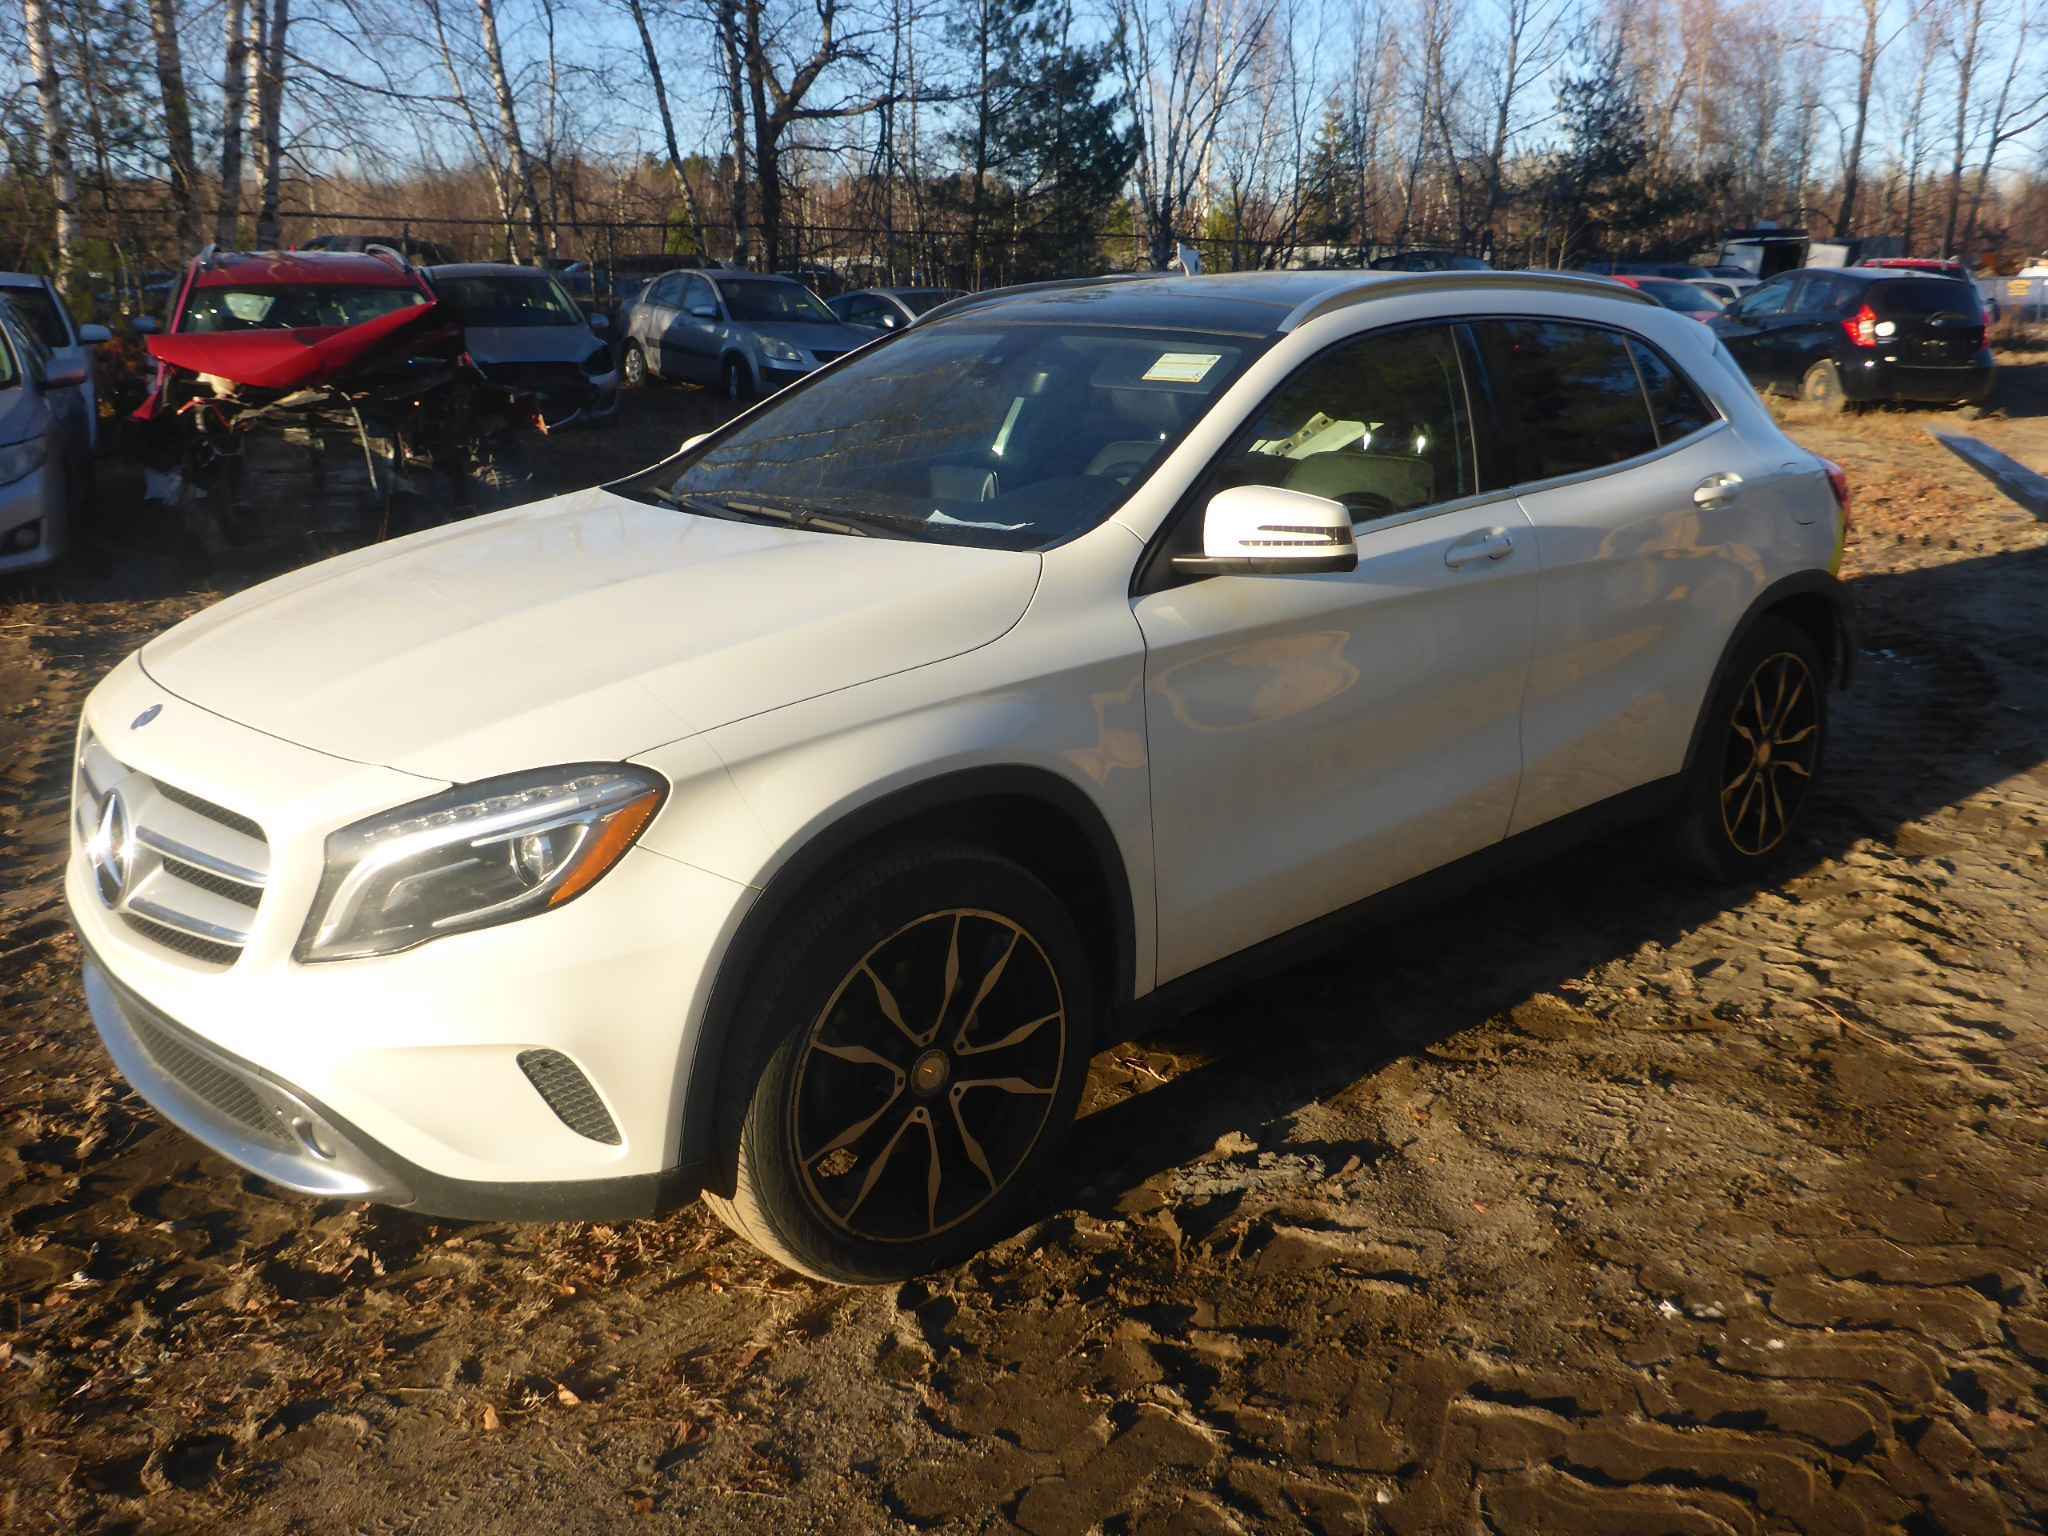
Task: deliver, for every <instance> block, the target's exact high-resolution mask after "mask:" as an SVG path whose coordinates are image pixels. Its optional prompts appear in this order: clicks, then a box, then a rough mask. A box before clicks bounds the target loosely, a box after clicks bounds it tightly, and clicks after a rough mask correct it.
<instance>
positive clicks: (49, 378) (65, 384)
mask: <svg viewBox="0 0 2048 1536" xmlns="http://www.w3.org/2000/svg"><path fill="white" fill-rule="evenodd" d="M88 377H90V374H89V373H88V371H87V369H86V366H85V364H84V363H82V362H70V361H66V362H61V363H59V362H52V363H51V364H50V366H49V369H48V371H46V372H45V373H44V374H43V384H44V387H46V388H48V389H76V388H77V387H78V386H79V385H81V384H83V383H84V382H85V381H86V379H87V378H88Z"/></svg>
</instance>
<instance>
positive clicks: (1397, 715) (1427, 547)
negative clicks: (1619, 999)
mask: <svg viewBox="0 0 2048 1536" xmlns="http://www.w3.org/2000/svg"><path fill="white" fill-rule="evenodd" d="M1253 483H1258V484H1269V485H1281V486H1286V487H1288V488H1290V489H1293V490H1300V491H1307V492H1310V493H1312V494H1315V495H1319V496H1327V497H1330V498H1332V499H1334V500H1338V501H1341V502H1343V503H1345V504H1346V505H1347V506H1349V507H1350V508H1351V509H1352V513H1353V519H1354V527H1355V530H1356V533H1357V538H1358V569H1357V570H1355V571H1350V572H1342V573H1330V574H1323V575H1305V576H1215V577H1208V578H1204V579H1199V580H1194V581H1185V582H1179V583H1177V584H1176V583H1173V582H1172V581H1171V579H1170V578H1168V579H1167V581H1166V584H1164V585H1163V586H1161V587H1160V589H1158V590H1147V591H1146V592H1144V593H1143V595H1141V596H1140V597H1139V598H1138V599H1137V600H1136V603H1135V611H1136V614H1137V619H1138V623H1139V626H1140V628H1141V629H1142V630H1143V632H1144V636H1145V645H1146V708H1145V714H1146V726H1147V733H1148V738H1149V746H1150V758H1151V771H1152V802H1153V813H1152V814H1153V838H1154V845H1155V847H1154V857H1155V861H1156V869H1157V881H1158V884H1157V891H1158V908H1159V913H1158V916H1159V972H1158V978H1157V979H1158V980H1159V981H1160V982H1165V981H1168V980H1171V979H1172V978H1173V977H1175V976H1178V975H1181V974H1183V973H1185V972H1188V971H1191V970H1194V969H1195V968H1197V967H1198V966H1201V965H1203V964H1205V963H1207V962H1209V961H1212V960H1217V959H1221V958H1223V957H1224V956H1226V955H1229V954H1232V953H1234V952H1236V951H1238V950H1241V949H1244V948H1247V947H1249V946H1251V945H1253V944H1256V943H1258V942H1259V941H1261V940H1263V939H1267V938H1271V937H1273V936H1274V935H1276V934H1280V933H1283V932H1285V931H1286V930H1287V929H1289V928H1293V927H1295V926H1297V925H1299V924H1301V923H1304V922H1308V921H1311V920H1313V919H1314V918H1317V917H1320V916H1322V915H1323V914H1325V913H1327V912H1331V911H1334V910H1336V909H1338V908H1340V907H1343V906H1346V905H1348V904H1349V903H1351V902H1354V901H1357V900H1359V899H1361V898H1363V897H1365V896H1369V895H1371V894H1372V893H1373V892H1375V891H1378V890H1382V889H1384V888H1386V887H1388V886H1392V885H1395V884H1398V883H1399V882H1401V881H1403V880H1406V879H1408V878H1410V877H1411V876H1414V875H1418V874H1421V873H1424V872H1425V871H1427V870H1430V869H1432V868H1435V867H1436V866H1438V865H1441V864H1446V863H1449V862H1451V861H1452V860H1454V859H1456V858H1459V857H1460V856H1462V855H1464V854H1468V853H1471V852H1474V851H1475V850H1478V849H1480V848H1483V847H1486V846H1487V845H1489V844H1491V843H1494V842H1497V841H1499V840H1500V838H1501V837H1502V835H1503V834H1504V833H1505V831H1506V829H1507V823H1508V816H1509V812H1510V810H1511V808H1512V806H1513V804H1514V797H1515V789H1516V784H1517V781H1518V778H1519V774H1520V745H1519V714H1520V704H1521V691H1522V682H1523V673H1524V671H1525V669H1526V667H1527V663H1528V657H1529V646H1530V637H1531V631H1532V628H1533V624H1534V617H1535V609H1536V578H1537V567H1536V561H1535V560H1534V558H1533V551H1531V550H1530V549H1529V548H1528V547H1527V546H1528V544H1529V537H1528V523H1527V520H1526V518H1524V516H1523V515H1522V512H1521V509H1520V507H1519V506H1518V505H1517V503H1516V501H1515V499H1514V497H1513V495H1512V494H1509V493H1502V494H1500V495H1497V496H1491V497H1482V496H1479V495H1478V494H1477V490H1478V485H1479V481H1478V477H1477V474H1476V469H1475V463H1474V444H1473V433H1472V412H1471V408H1470V404H1469V401H1468V396H1467V393H1466V388H1465V379H1464V374H1463V367H1462V364H1461V360H1460V356H1459V348H1458V345H1457V342H1456V339H1455V335H1454V332H1453V330H1452V328H1451V327H1448V326H1426V327H1411V328H1404V329H1399V330H1393V331H1381V332H1377V333H1372V334H1368V335H1364V336H1359V337H1354V338H1352V339H1351V340H1348V341H1345V342H1342V343H1339V344H1338V345H1337V346H1335V347H1332V348H1331V349H1330V350H1328V351H1326V352H1324V353H1323V354H1322V355H1321V356H1320V357H1317V358H1315V359H1313V360H1312V361H1310V362H1308V363H1307V364H1304V365H1303V366H1302V368H1300V369H1299V370H1298V371H1297V372H1296V373H1295V374H1294V375H1293V377H1291V378H1290V379H1289V380H1288V381H1287V382H1286V383H1284V384H1283V385H1281V386H1280V388H1279V389H1277V390H1276V391H1275V392H1274V393H1273V395H1272V396H1270V397H1269V398H1268V399H1267V401H1266V402H1265V403H1264V405H1262V406H1261V407H1260V409H1259V411H1258V412H1257V413H1256V414H1255V416H1254V418H1253V420H1252V422H1251V423H1250V424H1249V425H1248V426H1247V427H1246V428H1245V429H1244V430H1243V431H1241V432H1240V433H1239V434H1238V436H1237V437H1236V438H1235V439H1234V440H1233V441H1232V443H1231V444H1230V446H1229V447H1227V448H1226V449H1225V450H1224V452H1223V453H1222V454H1221V455H1220V456H1219V457H1218V459H1217V461H1216V462H1215V463H1214V464H1213V465H1211V467H1210V469H1209V471H1208V473H1207V474H1206V475H1205V476H1204V477H1203V479H1202V480H1201V481H1200V482H1199V483H1198V484H1197V485H1196V487H1195V490H1194V492H1193V493H1192V495H1191V496H1190V497H1189V498H1188V501H1187V503H1186V504H1185V505H1184V507H1183V509H1182V511H1181V513H1180V514H1179V515H1180V517H1181V518H1182V519H1183V520H1184V524H1183V525H1182V526H1177V527H1176V528H1175V529H1174V530H1173V532H1172V534H1171V535H1170V544H1169V547H1179V546H1180V545H1181V544H1183V543H1186V542H1188V541H1190V540H1192V546H1191V547H1199V542H1200V540H1199V526H1200V524H1199V520H1200V518H1201V515H1202V508H1203V506H1204V505H1205V504H1206V502H1207V500H1208V498H1209V496H1211V495H1213V494H1214V493H1215V492H1216V491H1218V490H1221V489H1223V488H1225V487H1226V486H1230V485H1241V484H1253Z"/></svg>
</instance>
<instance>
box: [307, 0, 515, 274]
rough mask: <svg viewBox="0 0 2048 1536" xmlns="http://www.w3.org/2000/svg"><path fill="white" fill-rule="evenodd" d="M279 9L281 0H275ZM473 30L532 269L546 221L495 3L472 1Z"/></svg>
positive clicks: (481, 0)
mask: <svg viewBox="0 0 2048 1536" xmlns="http://www.w3.org/2000/svg"><path fill="white" fill-rule="evenodd" d="M278 4H279V5H280V6H282V5H283V4H284V0H278ZM476 18H477V26H478V29H479V31H480V33H481V35H482V38H483V45H484V62H485V64H486V65H487V66H488V67H489V69H490V72H491V91H492V94H493V95H495V96H496V98H497V102H498V133H499V135H500V137H502V138H503V139H504V141H505V152H506V154H507V155H508V156H510V157H511V161H512V178H513V184H514V185H515V186H516V187H517V189H518V192H519V197H520V202H521V206H522V207H524V208H525V210H526V221H527V227H528V229H529V230H530V231H531V232H532V235H533V259H534V263H535V265H542V264H544V263H545V262H546V260H547V249H548V232H547V224H546V221H545V220H544V219H543V218H542V217H541V210H540V196H539V194H538V193H537V192H536V191H535V190H534V182H533V161H532V160H531V159H530V158H529V157H528V156H527V153H526V142H525V140H523V139H522V138H520V136H519V113H518V109H517V108H516V107H515V106H514V104H513V101H512V80H511V77H510V76H508V75H507V74H506V73H505V50H504V49H503V48H501V47H499V46H498V13H497V10H496V5H495V0H476Z"/></svg>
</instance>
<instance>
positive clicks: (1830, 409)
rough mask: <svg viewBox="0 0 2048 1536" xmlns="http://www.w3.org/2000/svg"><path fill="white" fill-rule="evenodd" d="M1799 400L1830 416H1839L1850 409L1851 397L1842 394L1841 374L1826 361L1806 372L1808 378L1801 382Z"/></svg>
mask: <svg viewBox="0 0 2048 1536" xmlns="http://www.w3.org/2000/svg"><path fill="white" fill-rule="evenodd" d="M1799 398H1800V399H1801V400H1804V401H1805V402H1806V403H1807V404H1808V405H1810V406H1812V407H1813V408H1814V409H1815V410H1817V411H1820V412H1822V413H1823V414H1825V415H1828V416H1839V415H1841V414H1842V412H1844V411H1846V410H1847V409H1848V408H1849V397H1848V396H1847V395H1845V394H1843V393H1842V375H1841V372H1840V370H1838V369H1837V368H1836V367H1835V365H1834V364H1833V363H1831V362H1827V361H1825V360H1823V361H1821V362H1818V363H1815V364H1814V365H1813V366H1812V367H1811V368H1809V369H1807V370H1806V377H1805V378H1803V379H1801V380H1800V381H1799Z"/></svg>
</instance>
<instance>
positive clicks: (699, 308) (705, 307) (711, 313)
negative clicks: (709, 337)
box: [689, 304, 718, 320]
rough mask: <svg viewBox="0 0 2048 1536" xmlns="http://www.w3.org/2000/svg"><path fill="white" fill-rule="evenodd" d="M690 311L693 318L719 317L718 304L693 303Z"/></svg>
mask: <svg viewBox="0 0 2048 1536" xmlns="http://www.w3.org/2000/svg"><path fill="white" fill-rule="evenodd" d="M689 312H690V318H691V319H693V320H716V319H717V318H718V306H717V305H715V304H692V305H691V306H690V311H689Z"/></svg>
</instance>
